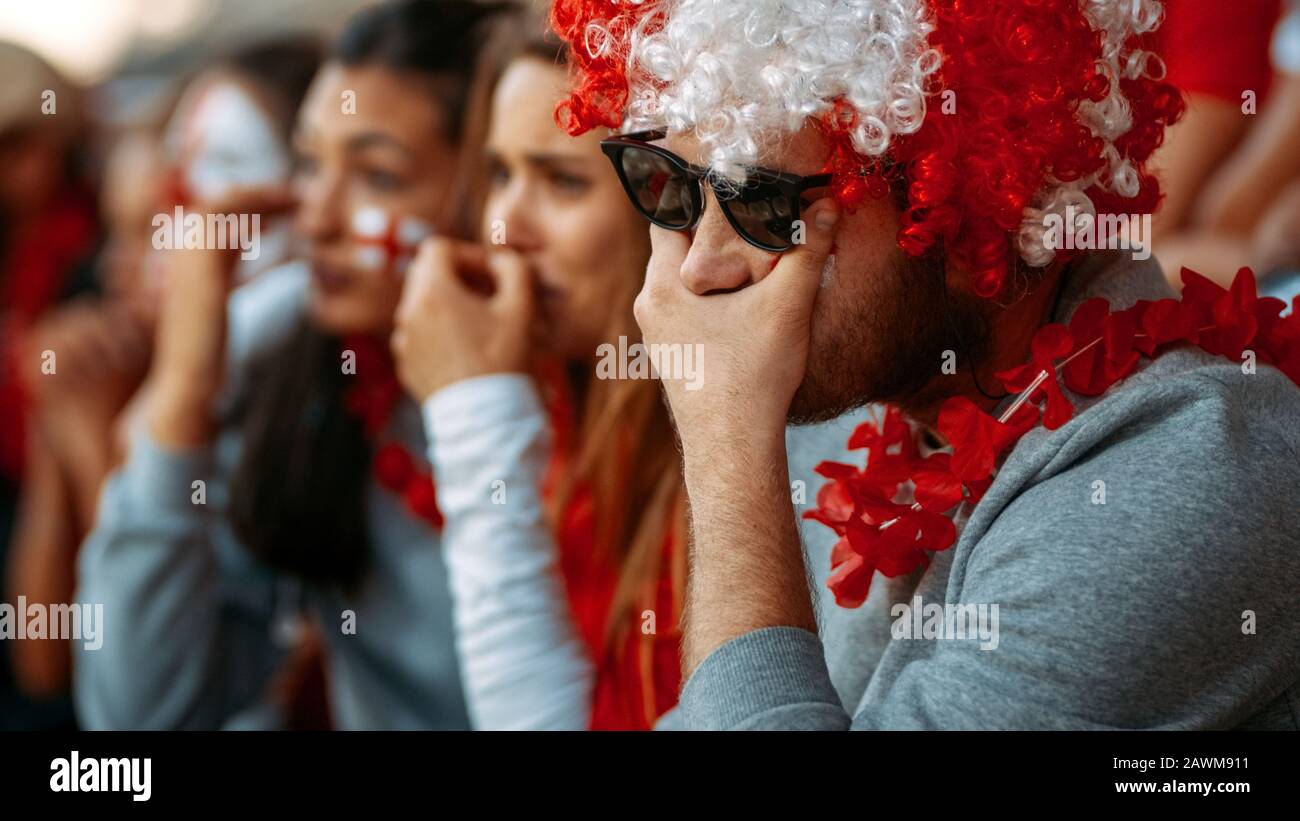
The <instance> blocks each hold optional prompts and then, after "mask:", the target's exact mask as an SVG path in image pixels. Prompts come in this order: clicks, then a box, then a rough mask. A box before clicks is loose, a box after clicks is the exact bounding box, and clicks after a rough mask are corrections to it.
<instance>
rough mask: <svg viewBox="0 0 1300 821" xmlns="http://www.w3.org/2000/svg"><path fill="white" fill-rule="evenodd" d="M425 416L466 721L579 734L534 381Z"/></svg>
mask: <svg viewBox="0 0 1300 821" xmlns="http://www.w3.org/2000/svg"><path fill="white" fill-rule="evenodd" d="M423 411H424V424H425V432H426V435H427V437H428V439H429V443H430V444H429V461H430V463H431V464H432V465H433V468H434V477H435V482H436V485H437V488H438V506H439V508H440V509H441V511H442V513H443V516H444V518H445V520H446V523H445V525H444V529H443V557H444V559H445V561H446V563H447V570H448V576H449V578H450V584H451V593H452V602H453V618H454V623H455V626H456V649H457V651H458V653H459V655H460V661H461V677H462V681H463V684H464V689H465V693H466V700H467V704H468V707H469V714H470V719H471V721H472V722H473V724H474V726H475V727H476V728H478V729H513V730H543V729H548V730H578V729H585V728H586V727H587V726H588V723H589V719H590V715H591V699H592V691H593V689H594V682H595V675H596V673H595V665H594V664H593V662H592V660H591V658H590V657H589V656H588V654H587V650H586V647H585V646H584V644H583V641H582V637H581V636H580V635H579V633H578V630H577V627H576V625H575V624H574V623H573V619H572V617H571V615H570V612H569V607H568V601H567V598H566V596H565V592H564V586H563V585H564V580H563V578H562V577H561V573H560V560H559V549H558V546H557V544H556V541H555V538H554V536H553V535H552V532H551V529H550V526H549V524H548V522H547V519H546V515H545V509H544V507H543V502H542V494H541V484H542V478H543V473H544V471H545V468H546V462H547V455H548V451H549V436H548V427H547V425H548V422H547V418H546V413H545V411H544V410H543V409H542V406H541V402H540V401H539V400H538V397H537V391H536V389H535V387H534V386H533V383H532V380H531V379H530V378H529V377H528V376H526V375H524V374H518V373H509V374H491V375H488V376H482V377H477V378H473V379H467V380H464V381H461V382H457V383H455V384H453V385H449V386H448V387H446V388H443V389H442V390H440V391H438V392H437V393H435V394H434V395H433V396H431V397H430V398H429V399H428V400H426V401H425V403H424V407H423Z"/></svg>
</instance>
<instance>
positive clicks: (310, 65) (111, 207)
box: [8, 36, 320, 696]
mask: <svg viewBox="0 0 1300 821" xmlns="http://www.w3.org/2000/svg"><path fill="white" fill-rule="evenodd" d="M319 61H320V48H319V46H318V45H317V43H316V42H315V41H314V40H313V39H310V38H304V37H296V36H294V37H280V38H275V39H271V40H266V41H263V42H259V43H256V44H254V45H252V46H248V47H244V48H241V49H240V50H238V51H237V52H235V53H233V54H231V55H230V56H229V57H227V58H224V59H220V60H218V61H216V62H215V63H214V64H213V65H212V66H210V67H208V68H205V69H203V70H201V71H199V73H198V74H197V75H196V76H195V77H194V78H193V79H192V80H191V81H190V82H188V83H187V84H186V87H185V90H184V92H183V94H182V95H181V97H180V98H179V103H178V104H177V106H176V107H175V110H174V112H173V114H172V116H171V117H170V118H169V121H168V123H167V124H166V127H165V130H164V131H163V132H162V134H161V135H159V134H157V133H155V132H154V131H153V130H151V129H150V128H148V127H147V126H140V127H137V128H134V129H128V130H127V131H126V132H125V133H123V134H121V135H120V136H119V137H118V138H117V140H116V141H115V142H114V143H113V145H112V146H111V148H110V150H109V152H108V157H107V161H106V163H105V169H104V175H103V184H102V193H101V198H100V207H101V211H102V214H103V219H104V222H105V225H106V228H107V235H106V237H105V243H104V245H103V248H102V250H101V252H100V253H99V255H98V257H97V271H96V273H97V280H98V284H99V285H100V286H101V288H102V291H103V293H102V295H99V296H95V297H89V296H87V297H84V298H80V299H77V300H74V301H72V302H70V303H69V304H67V305H66V306H61V307H59V308H58V309H56V310H53V311H50V312H49V313H48V314H47V315H46V316H45V317H43V318H42V319H41V320H40V321H39V322H38V323H37V324H36V325H35V326H34V327H33V328H32V330H31V332H30V333H29V334H28V335H27V339H26V342H25V345H24V346H23V349H24V353H23V355H22V358H23V360H24V361H28V362H38V361H39V360H40V355H41V352H42V351H46V350H48V351H53V352H54V354H55V355H56V356H57V363H58V369H57V371H56V372H55V373H53V374H44V373H42V372H41V371H40V370H39V369H37V368H28V369H26V371H25V374H26V376H27V377H28V378H26V379H25V387H26V389H27V394H28V396H29V397H30V398H31V405H32V408H31V416H32V420H33V424H32V425H31V432H30V435H29V436H28V454H27V465H28V481H27V482H26V483H25V488H26V489H27V493H25V495H24V501H23V507H22V510H21V515H20V517H19V519H18V522H17V523H16V525H15V528H14V536H13V543H12V547H11V556H10V564H9V574H8V590H9V593H10V598H11V599H16V598H17V596H20V595H21V596H23V597H25V599H26V601H28V602H35V603H40V604H55V603H64V602H67V601H69V599H70V597H71V595H72V592H73V588H74V586H75V578H74V567H75V558H76V549H77V546H78V545H79V544H80V543H81V540H82V539H83V538H84V537H85V535H86V534H87V533H88V532H89V530H90V528H91V526H92V525H93V522H94V518H95V505H96V502H97V499H98V495H99V489H100V486H101V484H102V482H103V480H104V478H105V477H106V476H107V475H108V472H109V470H110V469H111V468H112V467H113V466H114V465H115V464H117V463H118V462H120V461H121V459H122V458H123V457H124V455H125V452H126V435H127V428H128V427H129V424H128V423H129V422H130V421H131V420H132V419H134V418H135V416H137V415H138V413H137V412H136V411H137V410H138V408H139V407H140V406H141V404H142V402H143V399H144V395H143V394H144V392H142V391H140V390H139V389H140V387H141V382H142V380H143V379H144V376H145V373H146V370H147V368H148V365H149V359H150V354H151V349H152V341H153V334H154V330H155V325H156V320H157V316H156V313H157V307H158V298H159V289H160V287H162V284H163V283H162V282H161V276H162V274H161V271H162V270H163V264H164V262H165V257H166V255H167V254H168V253H170V252H168V251H166V250H160V249H158V248H155V247H154V242H153V240H154V237H155V234H156V227H155V226H156V225H157V223H156V222H155V217H156V215H158V214H160V213H167V214H170V213H171V211H172V208H173V206H175V205H181V204H184V203H187V202H191V201H193V200H194V199H195V198H196V197H202V198H207V199H212V198H218V197H221V196H224V195H226V194H227V193H228V192H229V191H231V190H233V189H235V188H236V187H239V186H248V185H254V184H263V185H266V184H272V183H285V182H287V180H288V177H289V174H290V170H291V164H290V159H289V134H290V131H291V128H292V123H293V117H294V113H295V112H296V110H297V107H298V104H299V103H300V101H301V99H302V97H303V95H304V94H305V92H306V89H307V85H308V83H309V82H310V81H311V78H312V76H313V74H314V73H315V71H316V68H317V66H318V64H319ZM273 230H275V231H276V232H277V233H276V234H275V235H276V236H280V237H283V236H284V230H283V228H282V227H280V226H276V227H275V228H274V229H273ZM268 233H270V232H268ZM268 246H270V247H268ZM261 250H262V253H261V254H259V256H258V259H256V260H251V261H250V263H249V264H248V266H247V267H248V268H249V271H250V273H248V274H247V275H246V276H247V277H248V278H251V276H252V275H254V274H255V273H256V272H260V271H261V270H264V269H266V268H269V267H271V266H272V265H274V264H276V263H278V262H281V261H283V259H284V257H285V256H286V251H287V243H286V242H284V241H283V239H281V241H280V242H279V243H277V244H271V243H267V244H265V245H263V247H262V249H261ZM254 266H256V267H254ZM13 653H14V669H15V675H16V678H17V680H18V682H19V683H20V684H21V685H22V686H23V688H24V689H25V690H27V691H28V692H30V693H33V694H36V695H42V696H53V695H59V694H66V693H67V691H68V688H69V685H70V683H71V652H70V650H69V648H68V647H67V646H66V645H65V644H63V643H62V642H58V641H54V640H46V641H29V642H22V643H17V644H15V649H14V651H13Z"/></svg>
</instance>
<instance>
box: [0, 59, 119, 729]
mask: <svg viewBox="0 0 1300 821" xmlns="http://www.w3.org/2000/svg"><path fill="white" fill-rule="evenodd" d="M0 77H4V82H3V83H0V169H3V171H2V172H0V577H2V575H3V572H4V571H3V568H4V567H5V566H6V565H7V564H8V563H9V559H10V557H9V555H8V553H9V549H8V545H9V542H10V537H11V534H12V533H13V530H14V528H15V522H16V520H17V519H18V518H19V516H20V515H21V513H20V511H22V510H24V509H26V508H29V507H31V506H32V505H33V504H35V503H36V502H35V501H34V500H33V496H34V495H35V494H36V489H35V488H33V487H32V486H31V484H30V481H31V474H32V472H38V473H39V472H40V471H41V466H39V465H35V466H29V465H27V464H26V462H27V444H28V438H29V433H30V431H29V427H30V422H31V420H30V418H29V415H30V397H29V396H28V395H27V393H26V391H25V389H24V384H23V383H24V379H25V378H26V377H28V376H31V375H34V374H39V373H40V369H41V365H42V362H43V360H42V359H41V358H40V357H39V356H38V357H37V358H36V359H30V360H28V359H26V358H23V357H22V356H21V355H20V353H19V351H20V350H21V349H22V348H23V347H24V345H23V340H24V339H25V338H26V337H27V335H28V334H29V333H30V331H31V328H32V325H33V324H34V323H36V322H38V321H39V320H40V318H41V317H42V316H44V315H45V314H46V313H47V312H48V311H50V309H51V308H53V307H54V306H55V305H56V304H58V303H59V302H61V301H64V300H66V299H69V298H71V297H72V296H74V295H75V294H78V293H82V292H85V291H88V290H91V289H92V288H93V278H92V276H91V275H90V265H89V259H90V256H91V254H92V253H93V251H94V247H95V242H96V240H97V237H98V235H99V228H98V225H97V221H96V217H95V204H94V195H93V193H92V191H91V189H90V187H89V185H87V183H86V181H85V179H84V178H83V175H82V172H83V168H82V159H83V153H84V152H83V140H82V138H83V136H84V128H83V119H82V114H81V107H80V102H81V100H80V94H79V91H78V90H77V89H76V88H74V87H73V86H72V85H71V84H70V83H69V82H68V81H67V80H66V79H64V78H63V77H62V76H60V75H59V74H58V73H57V72H55V71H54V69H52V68H51V67H50V66H49V65H48V64H47V63H46V62H45V61H44V60H42V59H41V58H39V57H38V56H36V55H35V54H33V53H32V52H30V51H28V50H26V49H24V48H21V47H19V46H16V45H13V44H10V43H0ZM38 350H39V349H38ZM17 644H18V643H17V642H8V641H6V642H3V646H0V726H15V727H27V728H37V727H49V726H67V725H68V724H70V722H71V714H70V712H69V710H68V709H67V705H66V702H60V701H58V700H54V701H46V702H34V701H31V700H29V699H27V698H25V697H24V696H23V695H21V693H20V692H19V691H18V690H17V689H16V687H15V680H14V677H15V671H12V670H11V667H10V664H11V656H10V653H11V652H14V650H13V648H14V647H15V646H16V645H17Z"/></svg>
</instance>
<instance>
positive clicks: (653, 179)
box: [618, 146, 695, 230]
mask: <svg viewBox="0 0 1300 821" xmlns="http://www.w3.org/2000/svg"><path fill="white" fill-rule="evenodd" d="M618 162H619V163H620V167H621V170H622V172H623V178H624V179H625V180H626V181H627V187H628V193H630V194H631V195H632V202H633V204H635V205H636V207H637V208H639V209H640V210H641V213H643V214H645V215H646V216H647V217H648V218H649V219H650V221H651V222H654V223H655V224H657V225H660V226H662V227H664V228H670V229H673V230H681V229H683V228H686V227H687V226H689V225H690V224H691V221H692V219H693V218H694V216H695V202H694V200H693V199H692V198H691V187H692V186H693V185H694V184H695V183H694V182H692V180H691V179H690V177H689V176H688V175H687V173H686V172H685V171H684V170H683V169H681V168H678V167H677V166H676V165H674V164H673V163H671V162H669V161H668V160H667V159H665V158H663V157H661V156H659V155H658V154H656V153H655V152H653V151H646V150H644V149H640V148H635V147H631V146H629V147H627V148H624V149H623V151H621V152H620V153H619V158H618Z"/></svg>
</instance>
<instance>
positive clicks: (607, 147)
mask: <svg viewBox="0 0 1300 821" xmlns="http://www.w3.org/2000/svg"><path fill="white" fill-rule="evenodd" d="M666 133H667V132H665V131H662V130H660V131H639V132H637V133H635V134H622V135H620V136H617V137H610V138H609V139H607V140H601V142H600V148H601V150H602V151H604V152H605V154H606V156H608V157H609V159H610V162H612V163H614V170H615V171H617V172H618V178H619V179H620V180H622V181H623V188H624V189H626V190H627V195H628V197H630V198H631V200H632V204H633V205H634V206H636V209H637V210H638V211H640V212H641V213H642V214H643V215H644V216H645V218H646V219H648V220H650V221H651V222H652V223H654V224H655V225H658V226H659V227H660V228H667V229H668V230H670V231H689V230H691V229H692V228H694V227H695V226H696V225H697V224H698V223H699V221H700V216H701V215H702V214H703V213H704V185H705V184H708V185H709V187H710V188H712V189H713V193H714V196H715V197H716V198H717V200H718V205H719V206H720V207H721V208H722V213H723V214H724V215H725V216H726V217H727V222H729V223H731V227H732V228H734V229H735V230H736V233H737V234H740V236H741V238H743V239H744V240H745V242H748V243H749V244H750V245H753V246H755V247H758V248H762V249H763V250H764V251H772V252H777V253H779V252H781V251H788V250H790V248H792V247H793V246H794V244H795V243H794V234H795V223H796V222H797V221H798V220H799V212H800V210H801V209H802V208H803V207H804V206H805V205H806V204H810V203H804V201H803V196H802V195H803V193H804V192H805V191H808V190H809V189H813V188H824V187H826V186H828V185H830V182H831V175H830V174H815V175H813V176H811V177H800V176H798V175H796V174H786V173H784V172H782V171H772V170H770V169H766V168H750V169H749V170H748V174H747V178H746V181H745V182H744V183H742V184H740V185H732V184H729V183H728V182H727V181H725V180H717V181H715V180H712V179H710V176H709V171H708V169H707V168H700V167H699V166H697V165H691V164H690V163H688V162H687V161H686V160H684V159H682V158H681V157H679V156H677V155H676V154H674V153H673V152H671V151H669V150H667V149H666V148H661V147H659V146H657V145H650V141H651V140H662V139H663V138H664V136H666Z"/></svg>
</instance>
